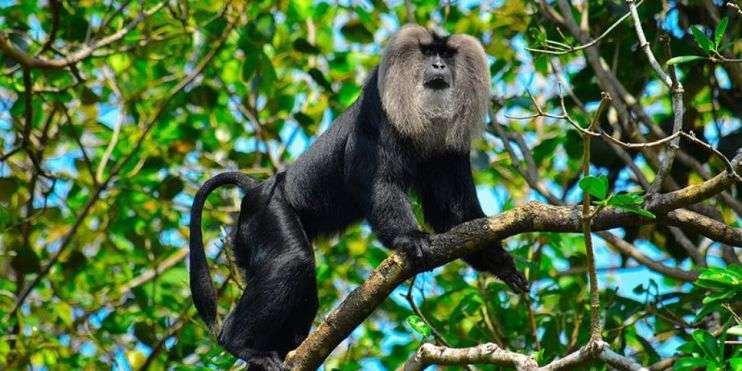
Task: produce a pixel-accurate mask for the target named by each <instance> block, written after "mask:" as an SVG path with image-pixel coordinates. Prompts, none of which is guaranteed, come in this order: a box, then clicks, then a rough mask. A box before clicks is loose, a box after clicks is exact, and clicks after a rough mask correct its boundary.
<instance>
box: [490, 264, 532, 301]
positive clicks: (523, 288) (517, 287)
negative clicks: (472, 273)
mask: <svg viewBox="0 0 742 371" xmlns="http://www.w3.org/2000/svg"><path fill="white" fill-rule="evenodd" d="M494 274H495V276H497V278H499V279H500V280H502V282H505V283H506V284H507V285H508V286H510V289H511V290H513V291H514V292H516V293H518V294H524V293H527V292H528V290H529V289H530V288H531V283H530V282H528V279H526V276H525V275H524V274H523V273H522V272H521V271H519V270H518V269H516V268H515V266H513V267H503V269H501V270H499V271H497V272H494Z"/></svg>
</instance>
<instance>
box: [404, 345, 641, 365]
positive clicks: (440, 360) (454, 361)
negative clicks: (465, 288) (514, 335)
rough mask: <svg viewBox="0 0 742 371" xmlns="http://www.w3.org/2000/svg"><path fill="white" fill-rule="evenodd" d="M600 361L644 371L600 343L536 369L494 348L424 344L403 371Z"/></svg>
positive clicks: (527, 359) (524, 358)
mask: <svg viewBox="0 0 742 371" xmlns="http://www.w3.org/2000/svg"><path fill="white" fill-rule="evenodd" d="M595 360H601V361H603V362H605V363H607V364H609V365H611V366H612V367H614V368H616V369H618V370H630V371H647V369H646V368H644V367H642V366H641V365H639V364H637V363H636V362H634V361H633V360H631V359H630V358H627V357H624V356H622V355H620V354H618V353H616V352H614V351H612V350H611V349H610V348H609V347H608V344H606V343H605V342H603V341H597V342H593V343H588V345H585V346H584V347H582V348H580V349H578V350H577V351H575V352H573V353H571V354H569V355H567V356H565V357H563V358H559V359H557V360H554V361H552V362H551V363H549V364H547V365H544V366H542V367H539V365H538V364H537V363H536V360H535V359H534V358H533V357H531V356H526V355H524V354H520V353H516V352H511V351H509V350H506V349H502V348H500V347H499V346H497V344H494V343H486V344H480V345H477V346H474V347H470V348H448V347H444V346H436V345H433V344H423V345H422V346H420V349H419V350H418V351H417V353H415V354H414V355H413V356H412V357H411V358H410V359H408V360H407V362H406V363H405V364H404V367H403V370H404V371H420V370H423V369H424V368H425V367H426V366H428V365H433V364H437V365H468V364H492V365H501V366H513V367H515V369H516V370H518V371H556V370H572V369H574V368H575V366H577V365H580V364H584V363H588V362H591V361H595Z"/></svg>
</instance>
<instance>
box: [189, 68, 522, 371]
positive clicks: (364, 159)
mask: <svg viewBox="0 0 742 371" xmlns="http://www.w3.org/2000/svg"><path fill="white" fill-rule="evenodd" d="M467 147H468V146H467ZM228 174H235V173H228ZM221 176H223V175H218V176H217V178H218V177H221ZM243 177H244V178H247V177H246V176H237V175H233V176H231V177H228V178H224V179H223V181H222V183H225V184H226V183H231V184H234V183H238V180H240V179H243ZM240 182H241V184H244V185H241V187H242V188H243V189H246V190H248V191H247V193H246V195H245V198H244V199H243V202H242V205H241V212H240V217H239V223H238V227H237V233H236V237H235V244H234V245H235V256H236V260H237V264H238V265H239V267H240V269H242V270H243V271H244V272H245V273H246V276H247V277H246V281H247V282H246V286H247V287H246V290H245V292H244V294H243V295H242V297H241V298H240V299H239V302H238V303H237V306H236V308H235V309H234V310H233V311H232V313H231V314H230V315H229V316H228V318H227V319H226V320H225V322H224V324H223V326H222V329H221V333H220V334H219V343H220V344H221V345H222V346H224V348H226V349H227V350H228V351H230V352H231V353H232V354H234V355H236V356H237V357H240V358H242V359H246V360H248V362H249V364H250V367H253V368H254V369H267V370H274V369H280V367H281V366H280V364H281V362H280V360H281V359H283V357H285V355H286V353H287V352H289V351H291V350H293V349H294V348H295V347H296V346H297V345H298V344H299V343H300V342H301V341H302V340H303V339H304V338H305V337H306V336H307V334H308V332H309V328H310V326H311V323H312V320H313V318H314V316H315V314H316V312H317V293H316V291H317V288H316V282H315V272H314V256H313V252H312V249H311V241H312V240H313V239H314V238H315V237H317V236H320V235H328V234H333V233H339V232H341V231H343V230H344V229H345V228H347V227H348V226H349V225H350V224H353V223H356V222H358V221H360V220H362V219H366V220H367V221H368V222H369V224H370V225H371V227H372V229H373V231H374V233H375V234H376V236H377V237H378V238H379V240H381V242H382V243H383V244H384V245H385V246H386V247H388V248H392V249H401V250H402V251H404V252H405V253H407V254H409V255H410V256H411V257H413V258H414V260H415V261H416V262H418V263H419V264H421V265H422V266H425V267H427V263H426V253H427V251H428V250H429V248H430V246H429V245H430V244H429V238H428V235H427V234H426V233H424V232H422V231H421V229H420V227H419V226H418V224H417V221H416V219H415V215H414V213H413V209H412V206H411V204H410V201H409V198H408V193H409V192H410V191H411V190H415V191H417V192H418V194H419V195H420V196H421V198H422V203H423V208H424V214H425V218H426V221H427V222H428V223H429V224H430V225H431V226H432V227H433V229H434V230H435V231H436V232H445V231H447V230H448V229H449V228H451V227H453V226H455V225H457V224H460V223H462V222H465V221H468V220H472V219H475V218H481V217H484V216H485V215H484V213H483V212H482V209H481V207H480V205H479V202H478V200H477V196H476V192H475V188H474V181H473V179H472V174H471V165H470V161H469V153H468V149H467V150H466V151H464V150H461V151H455V150H450V149H448V150H441V151H440V152H439V153H434V154H426V155H424V156H423V155H420V154H419V152H418V151H416V150H415V146H414V145H413V143H411V142H410V141H409V140H407V139H405V138H404V137H403V136H401V135H400V134H399V133H398V132H397V131H396V129H395V127H394V126H393V125H391V123H390V122H389V120H388V117H387V115H386V113H385V112H384V110H383V109H382V103H381V98H380V96H379V89H378V88H377V71H376V70H375V71H374V72H373V73H372V75H371V76H370V77H369V78H368V80H367V82H366V84H365V85H364V88H363V91H362V95H361V97H360V98H359V99H358V100H357V101H356V102H355V103H354V104H353V105H352V106H351V107H350V108H349V109H348V110H347V111H346V112H344V113H343V114H342V115H340V117H338V118H337V120H336V121H335V122H334V123H333V125H332V126H331V127H330V129H328V130H327V131H326V132H325V133H323V134H322V135H321V136H320V137H319V138H318V139H317V141H316V142H315V143H314V144H313V145H312V146H311V147H310V148H309V149H308V150H307V151H306V152H305V153H304V154H302V155H301V156H300V157H299V158H298V159H297V161H296V163H295V164H293V166H291V167H289V168H288V170H287V171H286V172H285V173H280V174H278V175H276V176H274V177H272V178H270V179H269V180H267V181H265V182H263V183H260V184H257V185H256V184H253V183H251V182H248V181H247V180H240ZM218 183H219V180H213V179H212V180H209V181H208V182H207V183H206V184H205V185H204V187H203V188H202V189H201V190H200V191H199V193H198V194H197V196H196V200H195V201H194V207H193V213H192V214H193V215H192V219H191V251H192V255H191V289H192V291H193V299H194V302H195V303H196V308H197V309H198V310H199V313H200V314H201V316H202V317H203V318H204V320H205V321H206V323H207V324H209V326H213V325H214V323H215V312H216V304H215V298H216V295H215V294H214V289H213V288H212V287H211V279H210V278H209V276H208V271H207V268H206V260H205V257H204V254H203V246H202V243H201V234H200V210H201V208H202V206H203V200H204V197H205V195H206V194H207V193H208V192H210V191H211V190H212V189H214V188H215V184H218ZM464 260H466V261H467V262H468V263H469V264H471V265H472V266H473V267H474V268H475V269H477V270H480V271H488V272H491V273H494V274H495V275H497V276H499V277H500V278H502V279H503V280H505V281H506V282H507V283H508V284H509V285H511V287H513V288H514V289H516V290H518V291H523V290H526V289H527V287H528V283H527V281H526V280H525V278H524V277H523V275H522V274H521V273H520V272H518V271H517V270H516V269H515V265H514V263H513V260H512V258H511V257H510V255H508V254H507V253H506V252H505V250H503V249H502V247H501V246H500V244H499V243H497V244H494V245H493V246H491V247H490V248H488V249H484V250H482V251H481V252H479V253H477V254H475V255H473V256H468V257H466V258H465V259H464Z"/></svg>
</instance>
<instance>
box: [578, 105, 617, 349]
mask: <svg viewBox="0 0 742 371" xmlns="http://www.w3.org/2000/svg"><path fill="white" fill-rule="evenodd" d="M610 101H611V97H610V96H609V95H608V94H606V93H603V96H602V99H601V100H600V106H598V110H597V111H596V112H595V115H594V116H593V118H592V120H591V121H590V124H589V125H588V127H587V130H588V131H590V132H592V131H593V130H594V129H595V128H596V127H597V126H598V122H599V121H600V117H601V116H602V115H603V111H605V109H606V108H607V107H608V104H609V103H610ZM590 142H591V136H590V135H583V136H582V144H583V149H582V151H583V152H582V176H583V177H588V176H590ZM597 213H598V211H596V212H595V214H591V213H590V192H587V191H584V192H583V195H582V235H583V237H584V239H585V252H586V253H587V272H588V277H589V279H590V341H591V342H592V341H599V340H600V339H601V334H600V333H601V325H600V294H599V293H598V275H597V273H596V272H595V253H594V251H593V239H592V236H591V227H590V225H591V224H592V220H593V218H594V217H595V215H597Z"/></svg>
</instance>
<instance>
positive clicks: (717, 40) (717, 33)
mask: <svg viewBox="0 0 742 371" xmlns="http://www.w3.org/2000/svg"><path fill="white" fill-rule="evenodd" d="M728 25H729V17H724V18H723V19H722V20H721V21H719V24H717V25H716V30H714V46H715V47H716V49H719V44H721V40H722V39H723V38H724V32H726V31H727V26H728Z"/></svg>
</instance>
